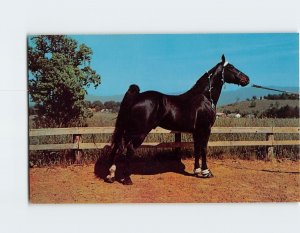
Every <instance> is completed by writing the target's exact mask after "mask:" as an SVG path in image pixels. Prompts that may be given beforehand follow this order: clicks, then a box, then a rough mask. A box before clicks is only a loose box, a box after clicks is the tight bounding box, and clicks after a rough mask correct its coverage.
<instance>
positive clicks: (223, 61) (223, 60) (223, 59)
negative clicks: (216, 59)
mask: <svg viewBox="0 0 300 233" xmlns="http://www.w3.org/2000/svg"><path fill="white" fill-rule="evenodd" d="M221 59H222V64H224V63H225V56H224V54H223V55H222V58H221Z"/></svg>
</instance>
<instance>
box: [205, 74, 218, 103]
mask: <svg viewBox="0 0 300 233" xmlns="http://www.w3.org/2000/svg"><path fill="white" fill-rule="evenodd" d="M206 73H207V74H208V84H209V89H208V91H209V98H210V102H211V107H212V108H215V107H216V106H215V104H214V101H213V99H212V97H211V90H212V86H211V81H210V77H211V76H212V74H209V73H208V72H206Z"/></svg>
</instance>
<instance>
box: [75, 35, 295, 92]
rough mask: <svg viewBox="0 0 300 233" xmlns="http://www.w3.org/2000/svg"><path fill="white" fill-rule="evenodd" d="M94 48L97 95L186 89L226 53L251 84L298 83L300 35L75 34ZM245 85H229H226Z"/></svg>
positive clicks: (283, 85)
mask: <svg viewBox="0 0 300 233" xmlns="http://www.w3.org/2000/svg"><path fill="white" fill-rule="evenodd" d="M72 38H74V39H76V40H77V41H78V42H79V43H84V44H86V45H87V46H89V47H90V48H92V50H93V53H94V54H93V57H92V62H91V66H92V68H93V69H95V70H96V71H97V73H98V74H100V75H101V79H102V84H101V85H100V86H99V87H98V88H97V89H96V90H95V89H94V88H90V89H89V90H88V93H89V94H92V95H101V96H107V95H116V94H124V92H125V91H126V90H127V89H128V86H129V85H130V84H133V83H135V84H138V85H139V86H140V88H141V91H146V90H158V91H161V92H165V93H177V92H184V91H186V90H187V89H189V88H190V87H191V86H192V85H193V84H194V83H195V82H196V81H197V79H198V78H199V77H200V76H201V75H202V74H203V73H205V72H206V71H207V70H209V69H210V68H212V67H213V66H214V65H216V64H217V63H218V62H219V61H220V57H221V55H222V54H225V56H226V59H227V60H228V61H229V62H230V63H232V64H233V65H234V66H236V67H237V68H238V69H240V70H241V71H243V72H244V73H246V74H247V75H248V76H249V77H250V79H251V83H252V84H257V85H263V86H280V87H291V86H299V60H298V58H299V35H298V34H296V33H289V34H166V35H164V34H160V35H155V34H154V35H151V34H150V35H149V34H148V35H147V34H146V35H72ZM236 88H240V87H237V86H234V85H229V84H227V85H226V90H234V89H236Z"/></svg>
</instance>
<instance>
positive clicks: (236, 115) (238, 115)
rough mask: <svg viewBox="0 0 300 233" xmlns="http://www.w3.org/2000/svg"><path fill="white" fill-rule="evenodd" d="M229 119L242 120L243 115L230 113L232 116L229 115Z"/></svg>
mask: <svg viewBox="0 0 300 233" xmlns="http://www.w3.org/2000/svg"><path fill="white" fill-rule="evenodd" d="M228 117H230V118H241V114H239V113H230V114H228Z"/></svg>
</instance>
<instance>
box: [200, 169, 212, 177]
mask: <svg viewBox="0 0 300 233" xmlns="http://www.w3.org/2000/svg"><path fill="white" fill-rule="evenodd" d="M201 174H202V178H212V177H214V175H213V174H212V172H211V171H210V170H209V169H205V170H203V171H202V172H201Z"/></svg>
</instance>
